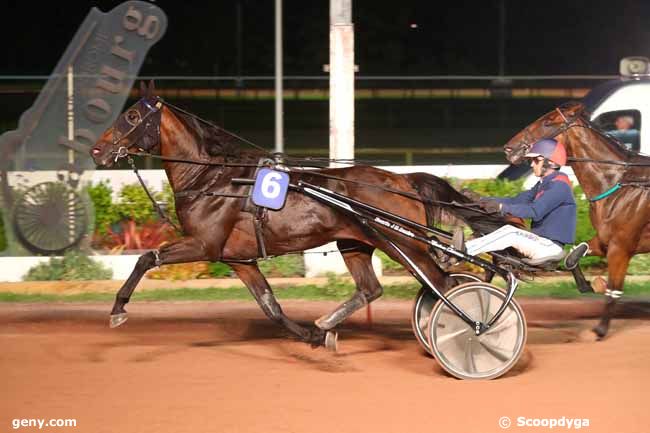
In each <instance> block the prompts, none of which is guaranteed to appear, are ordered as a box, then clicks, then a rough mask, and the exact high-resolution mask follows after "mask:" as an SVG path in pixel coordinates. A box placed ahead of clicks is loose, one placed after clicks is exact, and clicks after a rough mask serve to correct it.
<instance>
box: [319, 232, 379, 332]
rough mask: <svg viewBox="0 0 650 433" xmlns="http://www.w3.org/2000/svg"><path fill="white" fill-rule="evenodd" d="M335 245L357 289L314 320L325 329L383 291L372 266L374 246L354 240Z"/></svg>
mask: <svg viewBox="0 0 650 433" xmlns="http://www.w3.org/2000/svg"><path fill="white" fill-rule="evenodd" d="M337 245H338V248H339V250H340V251H341V255H342V256H343V260H344V261H345V264H346V266H347V267H348V270H349V271H350V274H352V278H353V279H354V282H355V283H356V286H357V290H356V292H355V293H354V295H352V297H351V298H350V299H348V300H347V301H345V302H343V303H342V304H341V305H339V306H338V307H337V308H336V309H335V310H334V311H332V312H331V313H329V314H326V315H324V316H322V317H321V318H319V319H318V320H316V326H318V327H319V328H320V329H323V330H327V331H329V330H331V329H333V328H334V327H336V326H337V325H338V324H339V323H341V322H343V321H344V320H345V319H347V318H348V317H350V315H352V313H354V312H355V311H357V310H359V309H360V308H362V307H364V306H366V305H368V304H369V303H370V302H372V301H374V300H375V299H377V298H379V297H380V296H381V295H382V293H383V288H382V287H381V284H380V283H379V280H377V276H376V275H375V271H374V269H373V268H372V253H373V251H374V247H371V246H368V245H366V244H363V243H361V242H356V241H338V242H337Z"/></svg>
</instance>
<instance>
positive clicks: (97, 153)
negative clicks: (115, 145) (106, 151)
mask: <svg viewBox="0 0 650 433" xmlns="http://www.w3.org/2000/svg"><path fill="white" fill-rule="evenodd" d="M101 152H102V151H101V150H100V149H99V148H97V147H95V148H93V150H92V154H93V155H99V154H100V153H101Z"/></svg>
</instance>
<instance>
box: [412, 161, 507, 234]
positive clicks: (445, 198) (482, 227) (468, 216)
mask: <svg viewBox="0 0 650 433" xmlns="http://www.w3.org/2000/svg"><path fill="white" fill-rule="evenodd" d="M406 176H407V178H408V179H409V181H410V182H411V184H412V185H413V186H414V187H415V188H416V189H417V191H418V193H419V194H420V196H421V197H422V198H423V201H424V203H425V206H426V207H427V224H428V225H430V226H432V225H434V224H435V223H443V224H449V225H458V220H461V221H463V222H465V223H466V224H467V225H469V226H470V227H471V229H472V230H473V231H474V232H476V233H480V234H485V233H490V232H493V231H495V230H497V229H498V228H500V227H502V226H504V225H506V224H513V222H512V221H509V220H508V219H506V217H504V216H501V215H498V214H486V213H485V212H484V211H482V210H475V209H472V208H471V207H469V206H468V207H462V206H458V205H454V204H453V203H458V204H461V205H462V204H467V203H471V200H470V199H469V198H467V197H465V196H464V195H463V194H461V193H460V192H458V191H456V190H455V189H454V187H452V186H451V185H450V184H449V182H447V181H446V180H444V179H442V178H439V177H437V176H434V175H431V174H429V173H410V174H408V175H406Z"/></svg>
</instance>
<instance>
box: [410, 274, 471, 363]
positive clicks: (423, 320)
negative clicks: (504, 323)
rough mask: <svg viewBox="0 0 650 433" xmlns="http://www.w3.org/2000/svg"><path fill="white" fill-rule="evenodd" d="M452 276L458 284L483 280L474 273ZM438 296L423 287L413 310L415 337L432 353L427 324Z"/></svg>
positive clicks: (412, 319) (412, 320)
mask: <svg viewBox="0 0 650 433" xmlns="http://www.w3.org/2000/svg"><path fill="white" fill-rule="evenodd" d="M449 276H450V277H453V278H455V279H456V284H463V283H469V282H472V281H481V279H480V278H479V277H477V276H476V275H474V274H468V273H462V272H457V273H453V274H449ZM437 300H438V297H437V296H436V295H435V294H434V293H433V292H432V291H431V290H430V289H429V288H427V287H422V288H421V289H420V291H419V292H418V294H417V296H416V297H415V304H413V311H412V312H411V327H412V328H413V333H414V334H415V338H416V339H417V340H418V343H420V346H422V348H423V349H424V350H426V351H427V352H429V353H430V354H432V353H431V347H430V346H429V339H428V338H427V325H428V324H429V317H430V316H431V310H432V309H433V304H435V303H436V301H437Z"/></svg>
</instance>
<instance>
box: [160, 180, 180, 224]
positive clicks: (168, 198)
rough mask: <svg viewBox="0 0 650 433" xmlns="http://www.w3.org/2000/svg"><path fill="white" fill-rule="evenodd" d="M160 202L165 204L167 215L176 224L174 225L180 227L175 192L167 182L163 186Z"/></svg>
mask: <svg viewBox="0 0 650 433" xmlns="http://www.w3.org/2000/svg"><path fill="white" fill-rule="evenodd" d="M160 201H162V202H163V203H165V213H166V214H167V217H168V218H169V219H170V220H172V221H173V222H174V224H176V225H179V222H178V216H176V202H175V200H174V190H173V189H172V187H171V185H170V184H169V182H165V184H164V185H163V190H162V192H161V193H160Z"/></svg>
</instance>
